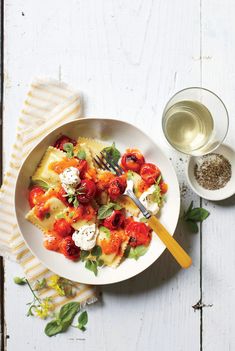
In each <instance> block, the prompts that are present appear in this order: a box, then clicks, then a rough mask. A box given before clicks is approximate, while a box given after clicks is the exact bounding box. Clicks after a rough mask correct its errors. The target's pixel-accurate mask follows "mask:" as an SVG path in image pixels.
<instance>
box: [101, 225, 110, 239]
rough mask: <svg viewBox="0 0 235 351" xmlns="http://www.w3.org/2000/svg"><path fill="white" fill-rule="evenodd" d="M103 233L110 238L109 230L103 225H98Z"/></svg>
mask: <svg viewBox="0 0 235 351" xmlns="http://www.w3.org/2000/svg"><path fill="white" fill-rule="evenodd" d="M99 229H100V230H101V231H102V232H103V233H105V235H106V237H107V238H110V230H109V229H108V228H106V227H104V226H103V225H101V226H100V228H99Z"/></svg>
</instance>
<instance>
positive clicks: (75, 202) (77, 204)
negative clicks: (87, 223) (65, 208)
mask: <svg viewBox="0 0 235 351" xmlns="http://www.w3.org/2000/svg"><path fill="white" fill-rule="evenodd" d="M73 206H74V207H78V206H79V202H78V199H77V196H75V198H74V200H73Z"/></svg>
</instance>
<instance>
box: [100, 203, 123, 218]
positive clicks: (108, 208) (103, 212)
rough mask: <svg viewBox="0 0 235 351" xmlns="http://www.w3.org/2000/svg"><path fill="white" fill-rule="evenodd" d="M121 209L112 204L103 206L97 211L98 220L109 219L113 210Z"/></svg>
mask: <svg viewBox="0 0 235 351" xmlns="http://www.w3.org/2000/svg"><path fill="white" fill-rule="evenodd" d="M121 208H122V207H121V206H120V205H118V204H116V203H114V202H109V203H108V204H107V205H103V206H101V207H100V208H99V210H98V219H105V218H107V217H109V216H110V215H111V214H112V212H113V210H120V209H121Z"/></svg>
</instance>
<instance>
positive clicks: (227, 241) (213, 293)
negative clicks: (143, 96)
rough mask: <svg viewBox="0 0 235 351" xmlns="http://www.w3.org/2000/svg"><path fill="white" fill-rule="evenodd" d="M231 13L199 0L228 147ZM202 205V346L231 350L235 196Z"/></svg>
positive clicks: (234, 30) (205, 68) (206, 76)
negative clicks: (206, 214)
mask: <svg viewBox="0 0 235 351" xmlns="http://www.w3.org/2000/svg"><path fill="white" fill-rule="evenodd" d="M212 13H213V16H212V17H211V16H210V14H212ZM234 17H235V6H234V2H233V1H228V0H227V1H224V2H223V4H222V3H220V2H219V1H210V0H209V1H203V2H202V84H203V86H205V87H208V88H209V89H211V90H213V91H214V92H216V93H217V94H218V95H219V96H220V97H221V98H222V99H223V100H224V102H225V104H226V106H227V108H228V111H229V115H230V127H229V132H228V136H227V138H226V143H228V144H230V145H233V147H234V145H235V120H234V114H235V99H234V89H235V72H234V70H233V67H234V60H235V50H234V45H233V43H234V39H235V24H234ZM218 24H219V25H218ZM203 205H204V206H205V207H206V208H207V209H208V210H209V211H210V212H211V215H210V218H208V221H206V222H205V223H204V224H203V240H202V244H203V245H202V247H203V254H202V277H203V281H202V289H203V302H204V303H205V304H206V305H208V304H212V305H213V306H212V307H205V308H204V309H203V339H202V345H203V350H205V351H212V350H215V349H216V350H226V351H229V350H235V318H234V311H235V299H234V296H235V255H234V248H235V235H234V223H235V196H233V197H232V198H230V199H227V200H225V201H221V202H218V203H216V202H214V203H213V202H208V201H203Z"/></svg>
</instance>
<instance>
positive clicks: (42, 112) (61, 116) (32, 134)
mask: <svg viewBox="0 0 235 351" xmlns="http://www.w3.org/2000/svg"><path fill="white" fill-rule="evenodd" d="M80 116H81V101H80V96H79V94H78V93H76V92H74V91H73V90H72V89H71V88H69V87H68V85H67V84H64V83H61V82H59V81H55V80H51V79H36V80H34V81H33V83H32V84H31V86H30V89H29V92H28V94H27V97H26V100H25V102H24V106H23V110H22V111H21V116H20V118H19V122H18V126H17V136H16V142H15V144H14V146H13V151H12V154H11V157H10V163H9V166H8V170H7V172H6V173H5V174H4V179H3V184H2V187H1V190H0V255H2V256H3V257H5V258H9V259H13V260H15V261H17V262H19V263H20V264H21V266H22V267H23V270H24V272H25V275H26V277H27V279H28V280H29V282H30V283H32V284H34V283H35V281H36V280H37V279H43V278H46V279H47V278H50V277H51V276H53V275H54V273H53V272H51V271H49V270H48V269H47V268H46V267H45V266H44V265H43V264H42V263H41V262H40V261H39V260H38V259H37V258H36V257H35V256H34V255H33V254H32V253H31V251H30V250H29V249H28V248H27V246H26V244H25V242H24V240H23V237H22V235H21V233H20V231H19V229H18V226H17V224H16V218H15V211H14V188H15V183H16V177H17V172H18V169H19V168H20V165H21V162H22V160H23V159H24V158H25V157H26V156H27V154H28V153H29V152H30V150H31V149H32V148H33V146H34V145H35V144H36V143H37V142H38V141H39V140H40V139H41V138H42V137H43V136H44V135H45V134H47V133H48V132H50V131H51V130H53V129H55V128H56V127H57V126H59V125H61V124H62V123H65V122H68V121H71V120H74V119H76V118H80ZM74 287H75V290H76V295H75V296H74V297H72V298H70V300H73V301H78V302H80V303H82V304H83V305H84V304H86V303H92V302H95V301H96V300H97V298H96V291H95V288H94V287H92V286H89V285H84V284H80V283H74ZM40 297H41V298H45V297H51V298H53V302H54V305H55V306H56V307H58V306H60V305H62V304H63V303H65V302H68V298H67V297H64V296H60V295H59V294H58V293H56V292H55V290H53V289H51V288H49V287H48V288H46V289H43V290H42V292H40Z"/></svg>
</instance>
